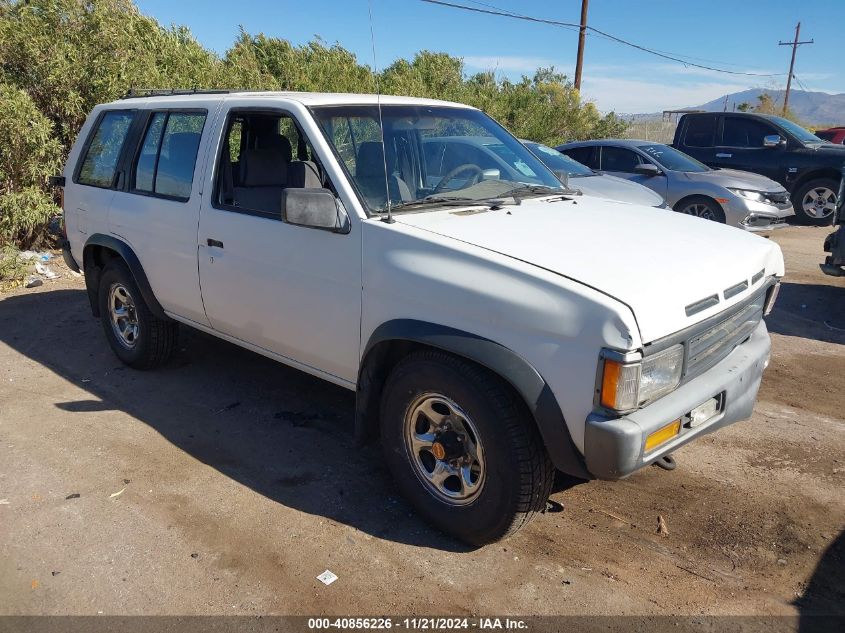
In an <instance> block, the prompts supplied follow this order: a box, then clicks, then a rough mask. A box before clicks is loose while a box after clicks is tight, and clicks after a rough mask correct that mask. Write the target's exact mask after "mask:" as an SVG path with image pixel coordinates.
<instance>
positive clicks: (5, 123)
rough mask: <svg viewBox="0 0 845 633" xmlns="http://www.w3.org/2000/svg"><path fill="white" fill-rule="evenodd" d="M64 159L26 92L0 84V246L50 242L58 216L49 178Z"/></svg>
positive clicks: (25, 245) (46, 121)
mask: <svg viewBox="0 0 845 633" xmlns="http://www.w3.org/2000/svg"><path fill="white" fill-rule="evenodd" d="M61 159H62V147H61V145H60V143H59V141H58V139H57V138H55V135H54V132H53V125H52V123H51V122H50V120H49V119H47V117H45V116H44V115H43V114H41V113H40V112H39V111H38V109H37V108H36V107H35V104H34V103H33V101H32V99H31V98H30V97H29V95H28V94H27V93H26V92H24V91H23V90H21V89H20V88H15V87H13V86H9V85H8V84H0V246H2V245H4V244H9V243H12V244H17V245H19V246H21V247H24V248H26V247H29V246H32V245H37V244H39V243H42V242H44V241H45V238H46V227H47V224H48V222H49V221H50V219H51V218H52V217H53V216H55V215H56V214H57V213H58V212H59V208H58V207H57V206H56V205H55V203H54V202H53V198H52V196H51V194H50V192H49V191H48V189H47V178H48V176H51V175H53V174H55V173H57V172H58V171H59V170H60V169H61Z"/></svg>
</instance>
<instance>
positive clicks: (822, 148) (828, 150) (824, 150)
mask: <svg viewBox="0 0 845 633" xmlns="http://www.w3.org/2000/svg"><path fill="white" fill-rule="evenodd" d="M810 149H813V150H815V151H817V152H819V153H821V154H826V155H829V156H836V157H839V158H842V160H843V161H845V145H838V144H836V143H825V144H823V145H818V146H810Z"/></svg>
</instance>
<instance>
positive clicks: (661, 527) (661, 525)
mask: <svg viewBox="0 0 845 633" xmlns="http://www.w3.org/2000/svg"><path fill="white" fill-rule="evenodd" d="M657 533H658V534H659V535H660V536H669V528H668V527H667V526H666V519H664V518H663V515H660V514H658V515H657Z"/></svg>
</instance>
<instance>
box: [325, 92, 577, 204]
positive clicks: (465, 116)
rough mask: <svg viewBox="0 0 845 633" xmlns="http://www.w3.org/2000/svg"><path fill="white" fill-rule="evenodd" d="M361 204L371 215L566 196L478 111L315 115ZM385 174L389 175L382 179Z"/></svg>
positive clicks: (364, 108) (354, 109)
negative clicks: (453, 204)
mask: <svg viewBox="0 0 845 633" xmlns="http://www.w3.org/2000/svg"><path fill="white" fill-rule="evenodd" d="M312 112H313V114H314V117H315V118H316V120H317V122H318V123H319V124H320V127H321V128H322V131H323V134H324V135H325V137H326V140H327V141H328V142H329V144H330V145H331V146H332V147H333V148H334V151H335V153H336V154H337V156H338V158H339V159H340V162H341V163H342V164H343V166H344V167H345V169H346V171H347V173H348V175H349V177H350V179H351V180H352V181H353V182H354V183H355V185H356V187H357V189H358V192H359V193H360V194H361V198H362V200H364V202H365V203H366V205H367V207H368V208H369V210H370V211H372V212H376V213H378V212H380V211H383V210H384V209H385V208H386V206H387V201H388V196H389V199H390V204H391V206H394V207H400V206H412V205H413V206H415V207H417V208H419V207H421V206H424V205H425V204H429V203H430V204H431V205H432V207H436V206H438V205H439V204H443V203H445V202H447V201H450V202H454V201H455V200H467V201H483V200H489V199H495V198H498V197H502V196H506V195H509V194H511V193H512V192H513V195H520V196H531V195H548V194H549V193H557V192H564V191H566V189H565V188H564V187H563V185H562V184H561V182H560V181H559V180H558V179H557V178H556V177H555V176H554V174H552V173H551V172H550V171H549V169H548V168H547V167H546V166H545V165H544V164H543V163H542V162H540V161H539V160H538V159H537V157H535V156H534V155H533V154H532V153H531V152H530V151H529V150H528V149H527V148H526V147H525V146H524V145H522V143H520V142H519V141H518V140H516V139H515V138H514V137H513V136H511V135H510V134H509V133H508V132H507V131H506V130H505V129H504V128H503V127H502V126H500V125H499V124H498V123H496V122H495V121H494V120H493V119H491V118H490V117H488V116H487V115H486V114H484V113H483V112H481V111H479V110H473V109H470V108H456V107H449V106H417V105H382V107H381V120H382V121H383V125H384V148H385V150H382V142H381V138H382V136H381V131H380V128H379V110H378V107H377V106H376V105H342V106H324V107H318V108H314V109H313V110H312ZM385 172H386V174H385Z"/></svg>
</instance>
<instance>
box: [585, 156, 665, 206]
mask: <svg viewBox="0 0 845 633" xmlns="http://www.w3.org/2000/svg"><path fill="white" fill-rule="evenodd" d="M644 163H648V164H651V165H654V166H655V167H657V168H658V169H660V170H661V173H660V174H659V175H657V176H652V175H646V174H642V173H639V172H638V171H637V166H638V165H640V164H644ZM601 171H602V172H603V173H606V174H609V175H611V176H616V177H617V178H624V179H625V180H630V181H631V182H635V183H637V184H638V185H642V186H644V187H648V188H649V189H651V190H652V191H654V192H656V193H658V194H660V196H661V197H663V198H666V193H667V189H668V187H669V184H668V179H667V178H666V175H665V174H664V173H663V170H662V168H661V167H659V166H658V165H655V163H654V162H652V161H651V160H649V159H647V158H645V157H644V156H641V155H640V154H638V153H637V152H635V151H634V150H631V149H628V148H627V147H614V146H612V145H602V146H601Z"/></svg>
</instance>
